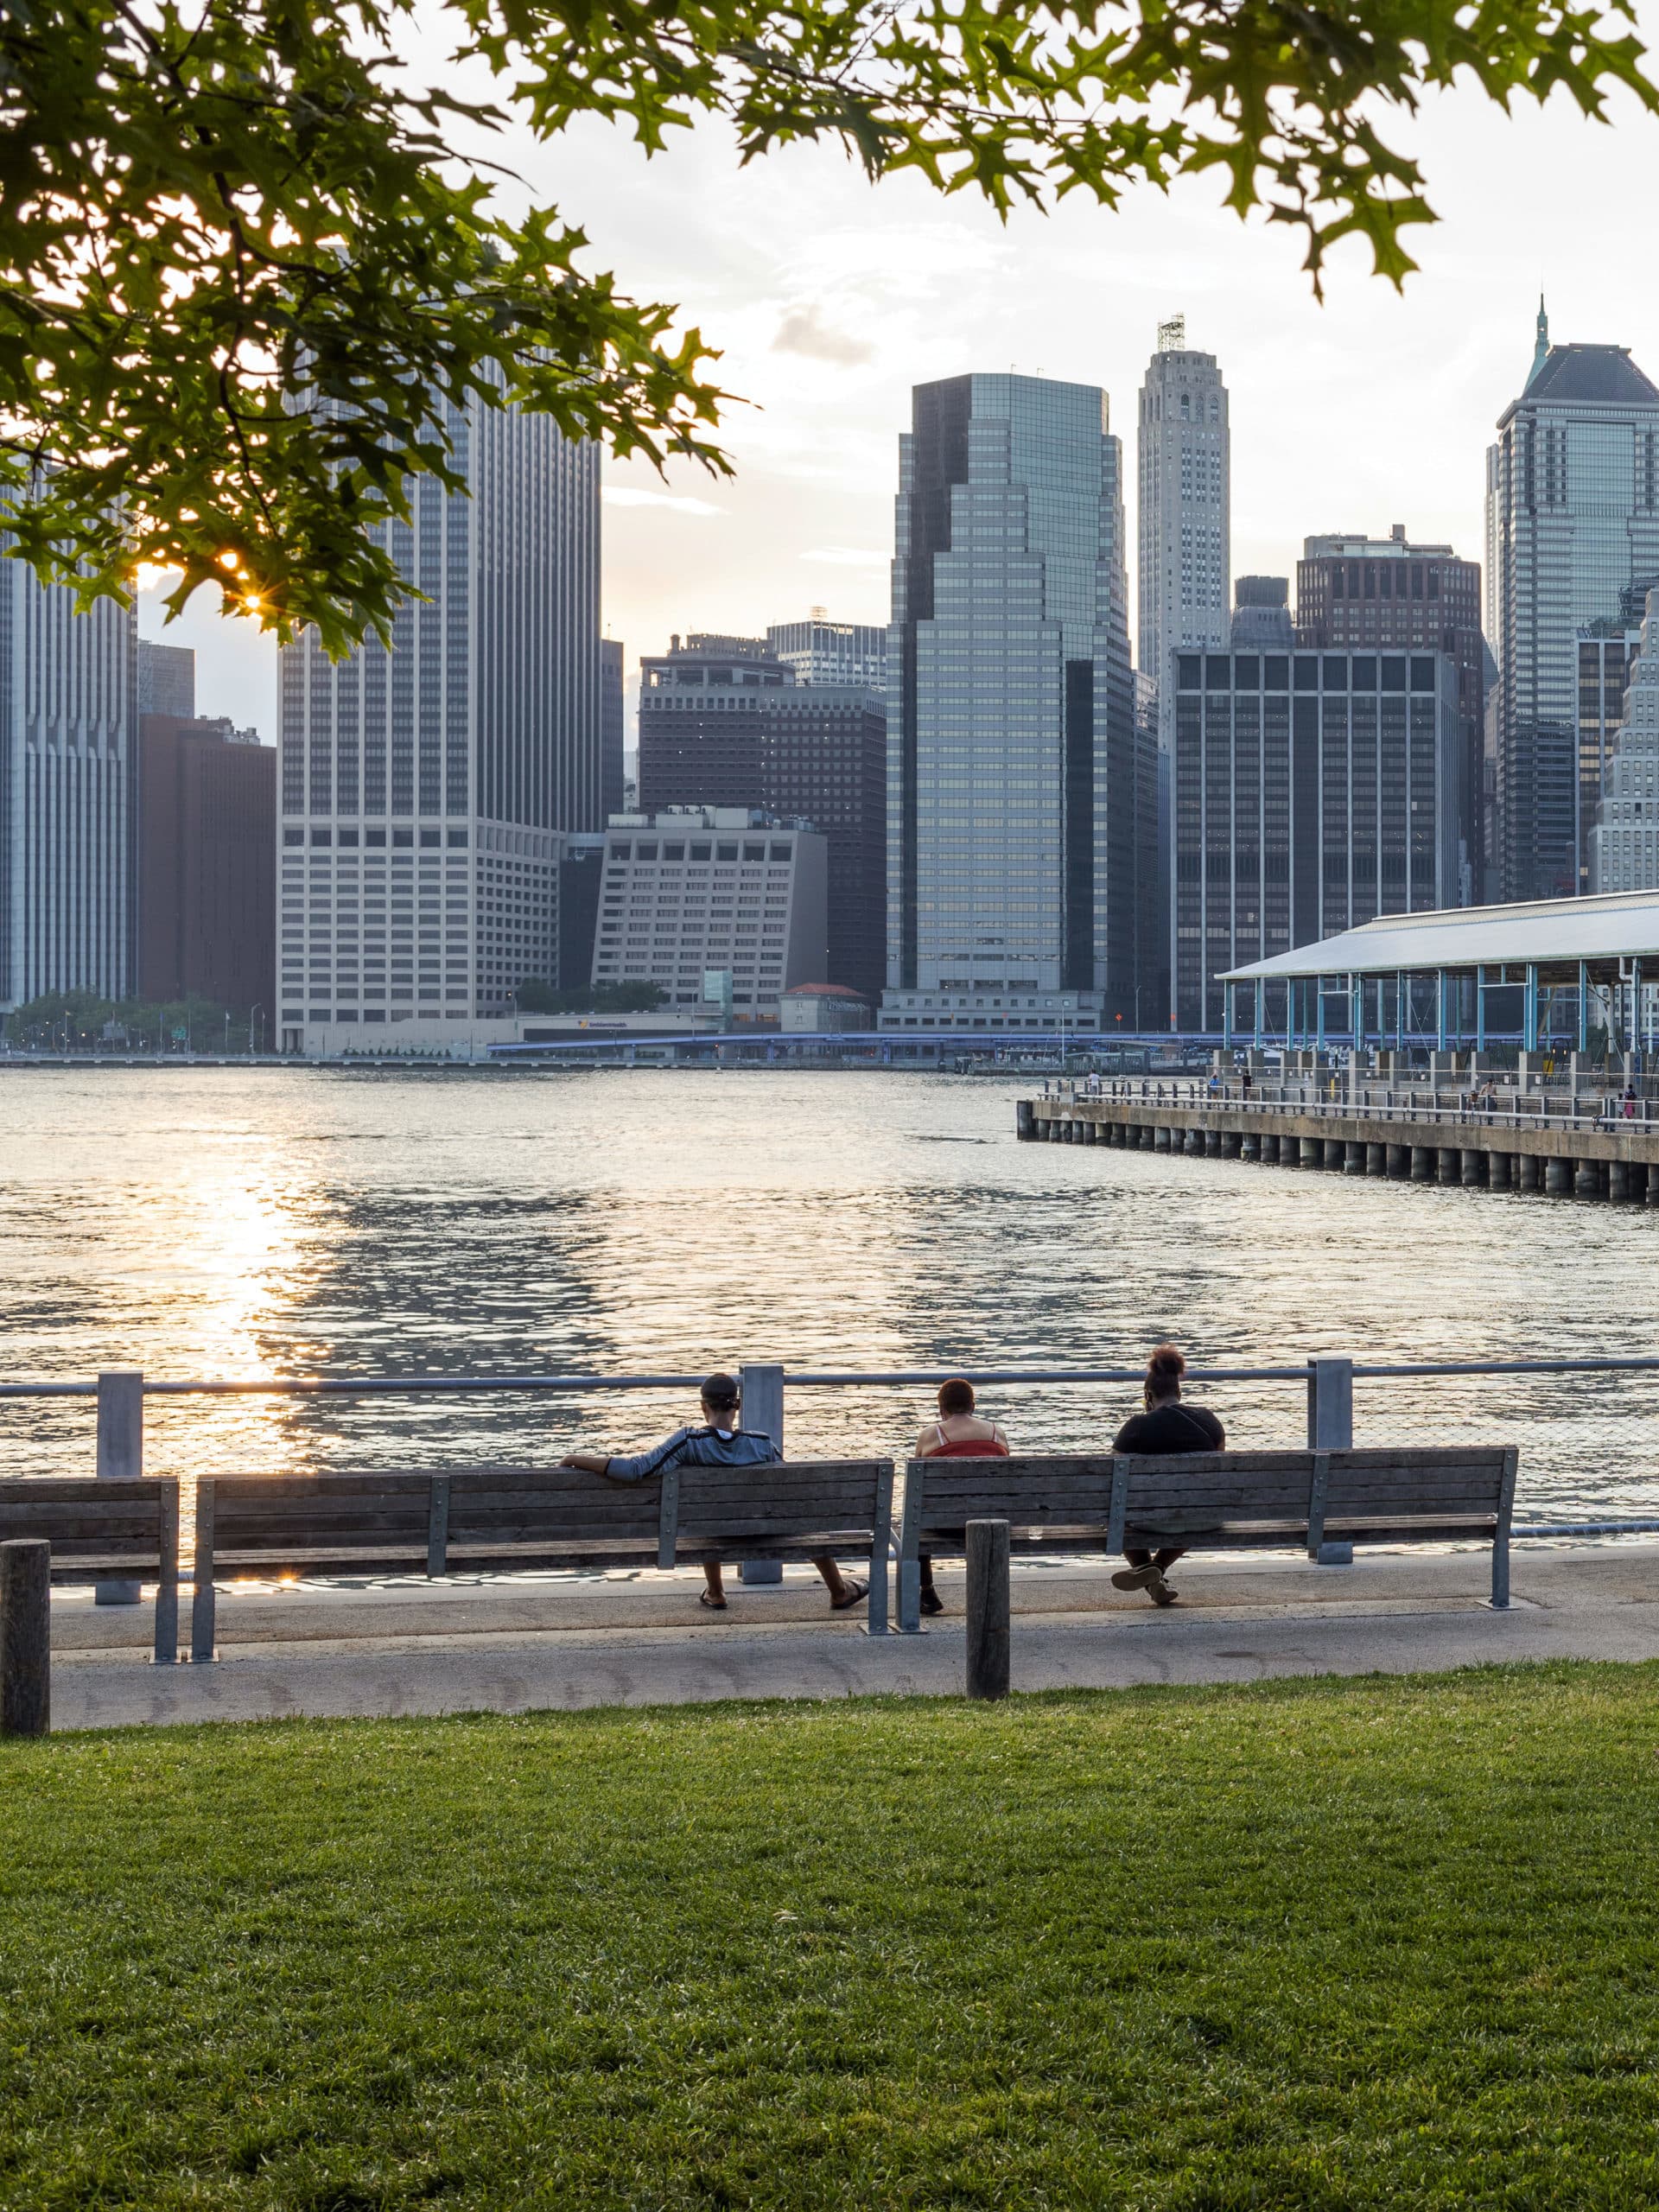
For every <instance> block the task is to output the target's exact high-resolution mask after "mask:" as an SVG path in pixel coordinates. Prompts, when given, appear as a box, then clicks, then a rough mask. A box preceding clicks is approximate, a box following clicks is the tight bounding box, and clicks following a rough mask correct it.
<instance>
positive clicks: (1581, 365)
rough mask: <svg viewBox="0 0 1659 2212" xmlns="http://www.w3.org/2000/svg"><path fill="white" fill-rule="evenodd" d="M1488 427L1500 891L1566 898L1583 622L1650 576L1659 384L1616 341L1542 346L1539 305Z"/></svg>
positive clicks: (1580, 837) (1581, 859)
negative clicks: (1502, 403)
mask: <svg viewBox="0 0 1659 2212" xmlns="http://www.w3.org/2000/svg"><path fill="white" fill-rule="evenodd" d="M1497 429H1498V435H1497V444H1496V445H1495V446H1494V447H1493V448H1491V452H1490V453H1489V454H1488V459H1487V486H1488V490H1487V539H1488V543H1489V544H1490V545H1491V549H1492V551H1491V557H1492V561H1493V564H1494V570H1495V581H1494V586H1493V590H1492V619H1493V621H1494V624H1495V627H1494V631H1493V633H1492V636H1491V646H1492V650H1493V652H1494V653H1495V655H1496V656H1497V667H1498V686H1499V693H1498V701H1497V710H1496V713H1495V715H1494V728H1493V733H1492V734H1493V741H1494V747H1493V749H1494V760H1493V764H1492V765H1493V808H1494V814H1495V817H1496V818H1495V821H1494V823H1493V836H1492V848H1493V851H1494V855H1495V858H1496V861H1497V868H1498V871H1499V874H1500V880H1501V893H1500V895H1501V896H1503V898H1505V899H1537V898H1558V897H1566V896H1570V895H1572V894H1573V893H1577V892H1579V891H1581V890H1583V889H1584V888H1585V886H1586V880H1587V878H1586V869H1587V866H1588V860H1587V855H1586V836H1587V831H1588V829H1589V827H1590V823H1589V822H1588V821H1586V818H1585V810H1584V806H1583V790H1582V779H1581V776H1580V769H1579V762H1578V759H1577V754H1578V721H1579V714H1578V696H1577V692H1578V643H1579V632H1580V629H1581V628H1582V627H1583V626H1586V624H1591V623H1595V622H1601V621H1606V620H1611V619H1612V618H1613V617H1615V616H1616V615H1617V614H1618V611H1619V595H1620V594H1621V593H1622V592H1623V591H1624V590H1625V589H1627V588H1628V587H1629V586H1630V585H1631V584H1632V583H1634V582H1636V581H1637V578H1638V577H1642V576H1649V575H1655V574H1659V387H1656V386H1655V385H1653V384H1652V383H1651V382H1650V381H1649V378H1647V377H1646V376H1644V375H1643V372H1642V371H1641V370H1640V369H1639V368H1638V367H1637V365H1636V363H1635V362H1634V361H1633V360H1632V359H1630V353H1629V352H1628V350H1627V349H1626V348H1625V347H1624V346H1552V345H1550V344H1549V343H1548V324H1547V322H1546V321H1545V320H1544V317H1543V314H1542V310H1540V315H1539V333H1538V346H1537V350H1536V351H1535V353H1534V357H1533V369H1532V373H1531V375H1530V376H1529V378H1528V379H1527V385H1526V389H1525V391H1523V392H1522V395H1521V397H1520V398H1519V399H1517V400H1516V401H1514V402H1513V403H1512V404H1510V406H1509V407H1507V408H1506V409H1505V410H1504V411H1503V415H1502V416H1500V417H1499V419H1498V426H1497ZM1489 895H1490V893H1489Z"/></svg>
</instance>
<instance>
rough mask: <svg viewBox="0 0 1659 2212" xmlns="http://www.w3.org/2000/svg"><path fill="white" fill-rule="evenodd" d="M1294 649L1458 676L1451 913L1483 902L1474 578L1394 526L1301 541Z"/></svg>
mask: <svg viewBox="0 0 1659 2212" xmlns="http://www.w3.org/2000/svg"><path fill="white" fill-rule="evenodd" d="M1296 642H1297V643H1298V645H1316V646H1319V647H1323V648H1327V649H1328V648H1331V647H1337V648H1341V647H1344V646H1349V647H1356V648H1357V647H1359V646H1363V645H1370V646H1374V647H1376V648H1377V649H1378V650H1379V651H1383V650H1387V649H1389V648H1392V649H1394V650H1395V651H1396V652H1397V651H1400V650H1402V648H1403V649H1404V650H1406V651H1408V652H1409V651H1414V652H1423V651H1428V652H1443V653H1448V654H1450V656H1451V658H1452V659H1453V660H1454V661H1455V662H1456V663H1457V668H1458V712H1459V748H1460V749H1459V769H1458V817H1459V830H1458V835H1459V845H1460V848H1461V852H1460V858H1459V881H1458V887H1457V889H1456V893H1455V897H1456V903H1457V904H1458V905H1459V906H1471V905H1473V904H1474V903H1475V902H1476V901H1477V900H1478V899H1480V898H1481V897H1482V895H1483V884H1484V860H1483V849H1484V839H1483V827H1482V821H1481V755H1482V731H1483V728H1484V721H1485V712H1486V671H1487V665H1488V662H1489V660H1490V658H1491V656H1490V655H1489V653H1488V652H1487V647H1486V640H1485V639H1484V637H1483V635H1482V634H1481V627H1480V569H1479V566H1478V563H1476V562H1473V561H1460V560H1459V558H1458V556H1457V555H1456V554H1455V553H1454V552H1453V551H1452V548H1451V547H1450V546H1449V545H1416V544H1413V543H1412V542H1411V541H1410V540H1409V539H1408V537H1407V536H1406V526H1405V524H1403V523H1398V522H1397V523H1395V525H1394V528H1393V530H1392V531H1390V532H1389V536H1388V537H1366V536H1365V535H1364V534H1363V532H1359V531H1354V532H1339V533H1335V534H1332V535H1331V536H1328V537H1310V538H1308V539H1307V540H1306V542H1305V543H1304V545H1303V548H1302V557H1301V559H1300V562H1299V563H1297V567H1296Z"/></svg>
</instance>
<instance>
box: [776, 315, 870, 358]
mask: <svg viewBox="0 0 1659 2212" xmlns="http://www.w3.org/2000/svg"><path fill="white" fill-rule="evenodd" d="M772 351H773V353H804V354H806V355H807V356H808V358H809V359H811V360H814V361H834V362H835V363H836V365H838V366H839V367H841V368H843V369H852V368H856V367H857V366H858V365H859V363H860V362H861V361H868V360H871V359H874V354H875V348H874V346H867V345H866V344H865V342H864V340H862V339H861V338H852V337H849V335H848V334H847V333H846V332H845V331H844V330H836V329H834V328H832V327H831V326H830V325H829V323H827V322H826V321H824V320H823V309H822V308H818V307H816V306H809V307H804V308H791V309H790V311H789V313H788V314H787V315H785V317H784V319H783V321H782V322H781V323H780V324H779V327H778V335H777V336H776V337H775V338H774V339H773V340H772Z"/></svg>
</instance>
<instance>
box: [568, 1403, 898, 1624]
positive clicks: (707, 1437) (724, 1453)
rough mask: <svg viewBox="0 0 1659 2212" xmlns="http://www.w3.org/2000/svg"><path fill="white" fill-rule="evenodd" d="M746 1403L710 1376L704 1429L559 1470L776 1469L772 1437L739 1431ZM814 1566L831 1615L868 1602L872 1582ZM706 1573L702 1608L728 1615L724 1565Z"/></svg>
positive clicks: (585, 1458) (826, 1563) (624, 1473)
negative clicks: (826, 1593) (626, 1453)
mask: <svg viewBox="0 0 1659 2212" xmlns="http://www.w3.org/2000/svg"><path fill="white" fill-rule="evenodd" d="M742 1402H743V1400H742V1393H741V1390H740V1389H738V1386H737V1383H736V1380H735V1378H734V1376H730V1375H711V1376H709V1379H708V1381H707V1382H706V1383H704V1384H703V1386H702V1421H703V1425H702V1427H701V1428H677V1429H676V1430H675V1432H674V1433H673V1435H672V1436H671V1437H667V1438H665V1439H664V1441H663V1442H662V1443H661V1444H658V1445H657V1446H654V1447H653V1449H652V1450H651V1451H649V1452H637V1453H635V1454H634V1455H633V1456H632V1458H627V1457H624V1456H616V1455H613V1456H612V1457H610V1458H608V1459H607V1457H606V1456H605V1454H604V1453H603V1452H571V1453H570V1454H569V1457H568V1458H566V1459H562V1460H561V1461H560V1462H559V1465H561V1466H563V1467H580V1468H581V1469H582V1471H583V1472H584V1473H586V1474H590V1475H607V1476H608V1477H609V1478H610V1479H611V1481H612V1482H613V1483H642V1482H645V1480H647V1479H648V1478H649V1477H651V1476H652V1475H659V1474H661V1472H662V1471H663V1470H664V1467H775V1466H777V1465H779V1462H780V1461H781V1460H782V1459H783V1456H784V1455H783V1453H782V1452H780V1451H779V1449H778V1446H776V1445H775V1444H774V1443H773V1442H772V1439H771V1437H769V1436H763V1435H762V1434H761V1433H760V1430H759V1429H753V1428H748V1429H744V1428H740V1427H738V1425H737V1414H738V1408H739V1407H740V1406H741V1404H742ZM812 1564H813V1566H814V1567H817V1570H818V1573H820V1574H821V1575H822V1576H823V1584H824V1587H825V1589H827V1590H828V1591H829V1608H830V1611H832V1612H836V1613H844V1612H845V1611H847V1610H848V1608H849V1606H851V1605H857V1603H858V1602H859V1600H860V1599H861V1598H868V1595H869V1593H870V1586H869V1584H868V1581H866V1580H863V1578H862V1577H861V1576H858V1575H845V1574H843V1573H842V1571H841V1569H840V1568H839V1567H837V1566H836V1562H835V1561H834V1560H832V1559H815V1560H813V1562H812ZM702 1572H703V1574H704V1576H705V1578H706V1579H707V1581H708V1585H709V1586H708V1588H707V1589H706V1590H704V1591H702V1592H699V1600H698V1601H699V1603H700V1604H702V1605H707V1606H708V1607H709V1610H710V1611H712V1612H716V1613H721V1612H724V1611H725V1610H726V1591H725V1587H724V1585H723V1584H722V1582H721V1570H720V1561H719V1560H717V1559H715V1560H706V1561H705V1562H704V1565H703V1570H702Z"/></svg>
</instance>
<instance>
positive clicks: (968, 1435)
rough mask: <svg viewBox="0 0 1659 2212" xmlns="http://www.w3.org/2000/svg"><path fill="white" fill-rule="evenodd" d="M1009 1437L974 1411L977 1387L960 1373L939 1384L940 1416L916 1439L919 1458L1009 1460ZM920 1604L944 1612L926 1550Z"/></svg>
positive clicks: (921, 1563) (927, 1610)
mask: <svg viewBox="0 0 1659 2212" xmlns="http://www.w3.org/2000/svg"><path fill="white" fill-rule="evenodd" d="M1007 1456H1008V1440H1007V1437H1006V1436H1004V1435H1003V1433H1002V1432H1001V1429H1000V1428H999V1427H997V1425H996V1423H995V1421H982V1420H981V1419H980V1417H979V1415H978V1414H976V1412H975V1411H974V1386H973V1384H972V1383H969V1382H968V1381H966V1380H965V1379H964V1378H963V1376H956V1377H954V1378H953V1380H951V1381H950V1382H949V1383H940V1385H939V1417H938V1421H929V1423H928V1425H927V1427H925V1429H924V1430H923V1431H922V1433H921V1434H920V1436H918V1438H917V1440H916V1457H917V1458H918V1459H1007ZM917 1563H918V1566H919V1567H920V1568H921V1571H922V1596H921V1606H922V1611H924V1612H925V1613H942V1612H943V1611H944V1599H943V1598H941V1597H940V1595H939V1593H938V1591H937V1590H936V1589H935V1588H934V1587H933V1554H932V1553H931V1552H923V1553H922V1554H920V1556H919V1558H918V1562H917Z"/></svg>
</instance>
